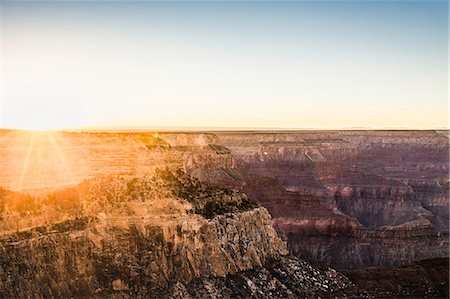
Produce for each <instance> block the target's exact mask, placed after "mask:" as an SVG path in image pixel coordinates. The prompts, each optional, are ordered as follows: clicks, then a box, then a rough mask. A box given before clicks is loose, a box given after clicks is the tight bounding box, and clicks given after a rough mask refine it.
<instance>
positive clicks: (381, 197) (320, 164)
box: [0, 130, 449, 298]
mask: <svg viewBox="0 0 450 299" xmlns="http://www.w3.org/2000/svg"><path fill="white" fill-rule="evenodd" d="M0 156H1V157H2V158H1V160H0V171H1V173H2V175H1V176H0V186H1V187H3V188H6V189H8V190H11V191H12V192H20V193H27V194H30V196H34V197H36V198H46V197H47V196H49V194H56V193H55V192H58V190H66V189H67V188H73V186H79V184H81V185H82V184H83V182H86V181H89V180H95V179H96V178H99V177H108V176H120V177H122V178H125V179H126V180H132V179H133V178H143V177H147V176H153V175H154V174H155V172H157V171H158V169H162V168H165V167H169V168H173V169H181V170H182V171H183V172H185V173H186V175H188V176H190V177H192V178H194V179H196V180H198V182H199V183H201V184H205V185H207V186H211V188H219V189H220V190H233V191H226V192H225V191H224V192H223V193H220V196H219V197H220V200H219V201H213V202H210V203H209V204H207V205H206V203H205V205H203V206H201V208H198V209H197V210H195V211H196V212H195V213H194V214H192V213H190V212H189V213H188V212H186V211H188V210H189V208H186V206H185V205H184V204H183V205H182V206H180V205H179V204H174V202H173V201H169V202H171V204H170V205H169V206H170V209H169V208H168V207H167V206H164V207H159V206H158V207H156V206H155V205H154V204H153V205H150V206H145V205H144V206H142V204H137V203H136V202H134V201H130V203H127V208H126V209H127V211H128V212H126V213H125V212H123V211H121V212H117V213H118V215H115V214H117V213H108V212H106V213H105V214H106V216H102V215H103V214H102V211H101V210H95V211H96V212H95V213H90V214H89V217H88V218H83V217H85V216H86V215H81V214H82V213H81V214H80V218H77V219H78V220H77V219H72V218H73V217H72V218H71V215H70V213H66V214H64V213H62V212H58V213H59V214H57V215H58V216H57V217H56V216H55V217H56V218H57V219H58V221H56V220H51V221H49V220H48V219H47V220H43V219H44V217H43V216H42V215H44V214H45V213H41V212H40V213H41V214H39V213H37V212H36V213H35V212H33V211H26V212H25V214H26V213H35V214H33V215H34V216H33V217H34V218H33V217H31V218H33V219H34V222H32V220H30V219H27V217H26V215H25V214H24V215H25V216H23V217H22V218H20V217H19V218H17V217H16V218H17V219H18V220H15V222H14V221H11V223H10V224H8V225H9V226H7V221H6V220H7V219H9V218H7V217H6V216H5V219H6V220H5V224H4V229H3V230H4V233H3V237H2V238H3V239H2V240H1V243H2V245H1V246H2V251H3V255H2V256H3V257H4V258H3V260H2V266H3V269H14V271H13V273H15V274H14V275H15V276H14V275H13V274H11V273H6V272H3V273H0V277H1V281H2V287H0V288H1V289H2V290H7V292H6V293H5V292H4V293H2V294H3V295H4V296H6V297H9V296H13V297H14V296H16V297H17V296H19V297H30V296H31V295H30V294H29V293H14V292H16V291H17V288H13V287H11V286H13V285H20V284H22V283H24V281H22V280H21V279H20V277H21V275H22V276H23V275H25V273H28V274H30V275H31V274H32V273H34V272H33V267H37V268H39V267H42V265H45V259H48V258H49V256H51V258H53V259H55V260H56V261H57V263H56V264H52V265H51V267H53V268H51V269H46V270H45V271H44V272H46V273H47V272H48V273H51V274H49V275H52V276H54V277H58V278H60V280H58V281H56V282H54V283H56V284H57V286H54V287H53V288H47V289H46V288H45V287H44V286H45V285H46V284H45V283H44V282H48V281H49V279H50V278H49V276H43V277H41V278H40V279H41V280H38V281H36V285H25V286H24V287H23V288H19V289H23V290H34V289H38V290H40V291H39V292H40V294H41V295H42V297H47V296H58V295H59V296H65V295H68V294H74V292H75V293H76V294H94V293H95V294H97V295H98V296H99V297H101V296H103V295H105V296H107V295H111V294H112V293H114V292H115V291H117V292H119V293H121V294H122V293H124V294H125V293H126V294H130V292H131V294H134V295H136V294H141V295H142V294H144V293H145V292H148V290H149V289H152V290H157V289H158V290H159V291H158V292H162V293H161V294H163V293H164V294H165V295H164V296H166V295H167V296H172V295H173V296H175V295H176V294H178V296H181V297H188V296H192V297H200V295H199V294H203V293H204V292H206V291H205V288H206V289H207V290H209V291H210V292H213V291H211V290H214V289H215V290H216V291H217V292H219V291H221V292H228V294H229V295H230V296H232V297H233V296H234V297H239V296H241V297H244V298H245V297H248V296H256V297H264V296H262V295H261V294H262V293H261V294H260V295H259V296H258V295H257V294H258V292H260V291H261V290H262V289H261V287H258V286H257V285H256V284H255V283H256V282H257V280H258V279H256V277H260V279H262V280H263V281H267V282H270V281H272V283H273V284H275V285H277V287H274V288H273V291H274V292H275V289H276V290H277V292H280V293H276V292H275V293H273V296H272V297H277V296H278V297H289V296H293V297H299V296H300V297H302V296H303V297H304V296H306V297H307V296H308V294H309V296H324V295H325V296H332V294H335V295H337V296H342V295H344V291H343V289H348V290H349V291H348V293H347V295H350V296H351V294H359V295H358V296H365V295H367V294H369V293H364V292H366V291H362V289H366V290H370V289H371V285H370V284H369V283H368V281H369V280H370V279H369V278H367V277H373V276H374V275H375V274H374V273H378V272H376V271H375V270H373V271H372V272H370V271H369V270H367V269H371V268H373V267H380V268H379V269H408V268H401V267H408V265H414V263H421V264H419V265H420V267H422V268H424V269H425V268H426V267H431V266H430V265H433V267H434V266H435V263H436V261H439V263H444V264H445V267H444V270H442V271H441V272H440V277H441V278H442V276H443V275H444V276H446V277H447V279H446V281H447V288H448V259H446V258H448V255H449V253H448V234H449V132H448V131H389V130H385V131H367V130H364V131H357V130H348V131H230V132H227V131H217V132H158V133H155V132H103V133H100V132H47V133H45V132H27V131H8V130H2V131H0ZM116 185H117V184H116ZM116 185H114V186H116ZM194 185H195V184H194ZM195 186H197V185H195ZM77 188H78V187H77ZM208 188H209V187H208ZM90 190H91V189H90ZM208 190H209V189H208ZM214 190H215V189H214ZM91 191H92V190H91ZM189 192H190V191H189ZM214 192H216V191H214ZM214 192H213V194H216V193H214ZM230 192H231V193H230ZM237 194H239V195H237ZM182 195H183V194H182ZM135 196H137V195H135ZM139 196H141V197H145V196H146V195H145V196H144V195H139ZM139 196H138V197H139ZM183 196H184V195H183ZM242 196H243V197H242ZM169 197H171V196H169ZM56 198H58V197H56ZM202 198H203V197H202ZM205 198H207V197H205ZM188 199H189V200H191V199H190V198H188ZM205 200H206V199H205ZM223 202H225V204H224V203H223ZM228 202H231V203H232V204H228ZM247 202H248V203H249V204H247ZM237 203H239V204H237ZM80 205H81V204H80ZM236 206H237V207H238V208H235V207H236ZM168 209H169V210H171V209H172V210H173V209H175V210H176V211H177V212H176V213H175V214H173V213H172V212H170V213H168V212H167V211H168ZM190 209H192V207H191V208H190ZM54 210H55V211H59V210H58V208H54ZM130 210H131V211H132V212H130ZM172 210H171V211H172ZM52 211H53V210H52ZM106 211H109V208H108V209H107V210H106ZM139 211H141V212H139ZM142 211H145V212H142ZM217 211H221V212H220V213H217ZM55 213H56V212H55ZM124 213H125V214H124ZM38 214H39V215H41V216H39V215H38ZM10 215H13V214H10ZM92 215H94V216H92ZM227 215H228V216H227ZM72 216H73V215H72ZM91 216H92V217H91ZM150 216H151V217H150ZM11 217H12V216H11ZM40 217H41V218H42V219H41V218H40ZM149 217H150V218H149ZM16 218H14V219H16ZM28 218H30V217H28ZM47 218H48V217H47ZM56 218H55V219H56ZM11 219H13V218H11ZM82 219H84V220H82ZM155 219H157V221H156V220H155ZM71 221H75V223H81V224H78V226H77V225H75V228H74V227H72V226H70V225H69V226H70V227H71V228H70V229H68V230H66V231H59V230H58V229H56V230H55V229H52V228H51V226H52V225H55V223H56V222H58V223H69V224H70V223H72V222H71ZM77 221H78V222H77ZM37 228H39V229H37ZM17 231H19V232H17ZM120 240H123V242H122V241H120ZM243 240H246V241H245V242H244V241H243ZM55 244H56V245H55ZM58 244H59V245H58ZM99 244H100V245H99ZM133 244H134V245H133ZM174 244H176V245H174ZM193 244H195V246H194V245H193ZM205 244H207V245H205ZM233 244H234V245H233ZM249 244H250V245H249ZM230 246H231V247H230ZM99 248H102V249H101V250H100V249H99ZM113 248H115V249H114V250H113ZM144 248H145V250H147V253H144V251H145V250H144ZM35 250H38V252H47V253H48V254H42V255H38V256H35V255H34V254H31V253H30V252H33V251H35ZM113 251H114V252H113ZM64 252H72V253H73V254H69V255H70V256H71V257H64ZM125 252H127V254H125ZM213 252H214V254H212V253H213ZM288 252H289V254H290V256H291V257H287V256H286V254H288ZM111 256H114V258H111ZM8 257H9V258H8ZM11 257H13V258H11ZM74 257H77V258H79V260H77V258H75V260H73V259H74ZM299 259H300V260H299ZM430 259H434V260H433V261H435V262H434V264H433V263H427V262H420V261H423V260H430ZM98 260H101V261H102V264H101V265H98V264H95V263H94V261H98ZM303 260H304V261H306V262H303ZM136 261H144V262H139V263H137V262H136ZM152 261H153V262H154V261H158V262H157V266H155V265H153V264H152ZM103 262H104V263H103ZM114 263H116V264H114ZM142 263H143V264H142ZM302 263H309V264H311V265H312V266H310V265H309V264H302ZM66 264H67V265H66ZM27 265H28V266H27ZM29 265H34V266H31V268H32V269H30V266H29ZM37 265H39V266H37ZM80 265H88V266H86V267H81V266H80ZM126 265H127V266H126ZM133 265H134V266H133ZM161 265H164V267H163V269H161V268H158V267H160V266H161ZM121 267H125V268H121ZM133 267H135V268H133ZM175 267H176V268H180V270H179V271H175V270H174V269H175ZM308 267H309V268H308ZM328 267H332V268H335V269H337V270H338V271H340V272H342V273H344V274H345V275H348V277H349V278H351V279H352V281H353V282H354V283H357V284H358V283H360V284H361V285H364V287H361V288H360V290H359V291H356V290H354V289H351V287H350V285H351V282H350V281H348V280H346V279H347V278H346V277H345V276H344V275H342V276H339V275H341V274H339V273H337V272H336V273H337V274H336V275H337V276H336V275H334V274H333V275H334V276H333V277H335V278H336V279H335V280H332V279H331V280H330V278H328V279H327V278H326V277H328V276H327V275H330V273H331V272H330V271H331V270H323V269H329V268H328ZM399 267H400V268H399ZM410 267H413V266H410ZM99 268H100V269H109V270H108V271H115V272H114V273H113V274H104V273H103V274H101V275H100V274H99V273H97V272H96V271H97V270H98V269H99ZM141 268H142V269H143V270H142V271H144V272H142V273H141V272H139V271H141V270H139V271H138V270H136V269H141ZM157 268H158V269H157ZM133 269H135V270H133ZM149 269H150V270H149ZM258 269H259V270H258ZM280 269H281V270H280ZM283 269H284V270H283ZM293 269H297V270H293ZM305 269H309V270H308V271H306V270H305ZM321 269H322V270H321ZM445 269H447V270H445ZM41 270H42V269H41ZM300 270H301V271H306V272H305V273H306V274H305V273H304V274H302V277H303V278H301V279H300V278H299V279H300V280H304V281H311V282H312V284H311V287H310V289H311V290H312V289H314V290H316V291H314V292H313V293H308V292H307V289H300V288H299V287H298V286H297V287H293V286H292V285H291V286H289V283H288V280H286V279H284V280H283V278H282V276H280V275H279V273H280V271H281V272H283V271H284V272H286V273H291V272H292V276H293V277H297V276H298V275H299V274H298V273H299V271H300ZM133 271H134V272H133ZM145 271H149V272H148V273H147V272H145ZM252 271H256V272H252ZM327 271H328V272H327ZM333 271H334V270H333ZM380 271H381V270H380ZM399 271H400V272H398V271H397V270H383V272H385V273H409V272H408V271H406V270H399ZM402 271H403V272H402ZM424 271H425V270H424ZM120 273H128V274H129V275H128V274H127V275H128V276H125V277H122V276H120V275H119V274H120ZM277 273H278V274H277ZM296 273H297V274H296ZM308 273H309V274H308ZM311 273H316V274H311ZM71 275H74V276H77V277H78V276H82V277H83V279H82V281H80V282H79V284H78V283H77V284H75V286H76V288H77V289H76V290H74V289H71V288H73V287H74V285H71V286H69V285H67V284H65V283H66V282H67V279H68V277H70V276H71ZM296 275H297V276H296ZM314 275H316V276H317V277H316V276H314ZM371 275H372V276H371ZM392 275H393V274H392ZM392 275H391V276H390V277H394V276H392ZM405 275H406V274H405ZM205 277H206V278H205ZM207 277H209V278H207ZM261 277H264V279H263V278H261ZM314 277H316V278H315V279H316V280H317V281H319V280H320V281H321V284H320V285H323V284H325V285H326V286H327V288H328V291H326V289H327V288H325V287H321V286H318V285H316V286H315V284H314V280H312V278H314ZM358 277H359V278H361V279H358ZM364 277H366V278H365V279H366V280H364V279H362V278H364ZM144 278H145V279H146V282H144V281H139V279H144ZM319 278H320V279H319ZM326 280H328V281H329V282H330V283H331V281H332V282H333V283H334V287H330V285H329V284H327V283H325V281H326ZM386 280H389V278H386ZM419 280H420V279H419V278H417V281H419ZM431 280H432V279H431ZM441 280H442V279H441ZM65 281H66V282H65ZM174 281H176V282H174ZM238 281H240V282H241V283H242V281H245V282H246V284H248V285H249V287H248V289H247V290H246V291H243V290H242V288H237V287H236V283H238ZM443 281H445V279H443ZM430 283H432V281H431V282H430ZM411 284H412V283H411V281H408V288H409V289H411ZM385 285H387V284H385ZM431 285H433V284H431ZM130 286H134V289H133V288H132V287H130ZM190 286H195V287H190ZM396 287H397V286H395V287H392V286H389V288H390V289H389V292H391V293H389V294H391V296H399V295H402V294H403V295H402V296H407V295H408V294H415V296H418V294H419V296H424V295H426V294H435V296H437V295H436V294H442V292H441V291H439V292H441V293H439V292H437V293H436V292H434V291H433V287H431V290H429V289H426V290H425V289H424V290H423V292H422V293H417V292H416V293H414V290H412V291H408V292H410V293H408V292H407V293H401V292H400V290H401V291H405V290H406V287H405V288H404V289H402V287H401V286H399V288H398V290H397V291H398V292H400V293H395V292H397V291H395V290H394V289H395V288H396ZM439 288H441V289H445V285H444V286H442V285H440V286H439ZM163 289H164V291H162V290H163ZM331 289H333V290H332V291H331ZM372 289H373V288H372ZM52 290H53V291H54V290H60V291H61V292H62V293H58V294H54V293H51V294H50V293H48V292H50V291H52ZM96 290H97V293H96ZM266 291H267V290H266ZM378 291H379V290H378ZM378 291H377V292H378ZM8 292H9V293H8ZM77 292H78V293H77ZM83 292H85V293H83ZM133 292H134V293H133ZM155 292H156V291H155ZM196 292H197V293H196ZM202 292H203V293H202ZM239 292H243V293H239ZM252 292H253V293H252ZM352 292H353V293H352ZM358 292H359V293H358ZM367 292H370V291H367ZM426 292H428V293H426ZM433 292H434V293H433ZM263 293H264V291H263ZM49 294H50V295H49ZM155 294H156V293H155ZM239 294H240V295H239ZM276 294H278V295H276ZM381 294H385V295H384V296H386V294H388V293H381ZM355 296H356V295H355ZM31 297H32V296H31ZM175 297H176V296H175ZM269 297H270V296H269Z"/></svg>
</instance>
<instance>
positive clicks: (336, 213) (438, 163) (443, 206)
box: [191, 131, 449, 269]
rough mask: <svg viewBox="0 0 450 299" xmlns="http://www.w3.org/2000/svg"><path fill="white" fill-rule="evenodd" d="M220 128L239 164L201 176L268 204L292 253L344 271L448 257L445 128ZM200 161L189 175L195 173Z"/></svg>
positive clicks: (224, 166) (219, 134)
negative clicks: (238, 130) (255, 130)
mask: <svg viewBox="0 0 450 299" xmlns="http://www.w3.org/2000/svg"><path fill="white" fill-rule="evenodd" d="M218 136H219V137H220V142H221V144H222V145H224V146H226V147H227V148H228V149H230V151H231V152H232V154H233V157H234V164H233V165H232V166H227V165H223V166H221V167H220V168H216V173H214V172H212V171H211V170H208V173H209V174H210V175H208V176H201V175H200V176H199V177H200V178H201V179H202V180H205V181H208V182H209V183H211V184H219V185H220V184H221V185H223V186H233V187H235V188H240V189H242V190H243V191H244V192H245V193H246V194H247V195H248V196H249V197H250V198H252V199H255V200H257V201H258V202H259V203H261V204H262V205H263V206H266V207H267V208H268V209H269V211H270V213H271V214H272V216H273V217H274V224H275V225H276V227H277V228H278V229H279V231H280V232H281V234H282V235H284V237H285V238H286V239H287V240H288V244H289V248H290V251H291V252H292V253H293V254H295V255H297V256H299V257H301V258H305V259H307V260H309V261H311V262H314V263H317V264H321V265H332V266H334V267H337V268H344V269H348V268H364V267H367V266H374V265H385V266H394V265H401V264H405V263H407V262H409V261H413V260H418V259H424V258H432V257H447V256H448V229H449V226H448V223H449V220H448V208H449V185H448V163H449V160H448V159H449V143H448V136H446V135H443V134H440V133H439V132H434V131H420V132H419V131H404V132H402V131H360V132H358V131H341V132H332V131H331V132H326V131H319V132H307V131H306V132H260V133H252V132H249V133H218ZM203 168H205V166H203ZM201 169H202V167H198V168H197V169H193V170H191V173H192V174H194V175H195V176H198V173H201V172H202V170H201ZM217 178H220V179H217ZM225 178H227V179H225Z"/></svg>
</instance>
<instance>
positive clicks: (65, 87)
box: [1, 1, 448, 129]
mask: <svg viewBox="0 0 450 299" xmlns="http://www.w3.org/2000/svg"><path fill="white" fill-rule="evenodd" d="M1 8H2V12H1V25H2V46H1V48H2V87H3V88H2V100H3V105H2V106H3V126H4V127H12V128H28V129H33V128H35V129H37V128H64V127H80V126H127V127H129V126H159V127H160V126H176V127H181V126H186V127H197V126H198V127H280V128H331V129H335V128H349V127H371V128H386V127H394V128H419V129H423V128H437V127H448V106H447V105H448V103H447V94H448V61H447V60H448V3H447V1H398V2H397V1H321V2H311V1H302V2H257V1H249V2H133V3H125V2H120V1H119V2H65V3H57V2H3V3H1Z"/></svg>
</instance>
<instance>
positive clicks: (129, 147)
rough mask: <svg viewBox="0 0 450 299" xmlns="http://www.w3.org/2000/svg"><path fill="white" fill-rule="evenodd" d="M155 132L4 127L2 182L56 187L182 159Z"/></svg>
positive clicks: (0, 162)
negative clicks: (90, 131) (62, 130)
mask: <svg viewBox="0 0 450 299" xmlns="http://www.w3.org/2000/svg"><path fill="white" fill-rule="evenodd" d="M178 153H180V152H175V151H170V146H169V145H168V144H167V143H166V142H165V141H164V140H162V139H161V138H160V137H159V136H158V135H156V134H153V133H69V132H28V131H7V130H0V157H1V159H0V172H1V173H2V175H1V176H0V186H3V187H7V188H10V189H12V190H18V191H20V190H26V191H28V192H32V193H34V192H35V191H38V192H42V191H46V190H47V191H51V190H56V189H59V188H62V187H66V186H70V185H75V184H78V183H80V182H82V181H83V180H85V179H88V178H93V177H97V176H104V175H129V176H142V175H144V174H145V173H149V172H152V171H153V170H154V169H155V168H156V167H162V166H166V165H169V166H170V165H174V164H177V163H179V164H180V165H179V166H182V161H183V158H179V157H178V156H177V154H178Z"/></svg>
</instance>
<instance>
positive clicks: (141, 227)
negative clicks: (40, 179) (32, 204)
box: [0, 208, 287, 298]
mask: <svg viewBox="0 0 450 299" xmlns="http://www.w3.org/2000/svg"><path fill="white" fill-rule="evenodd" d="M0 252H1V258H0V265H1V270H0V282H1V285H0V294H1V296H2V297H5V298H38V297H58V298H63V297H64V298H66V297H70V296H81V295H85V296H89V295H91V296H92V295H93V294H98V295H101V294H102V293H105V294H107V293H111V292H113V291H126V293H127V294H129V295H134V296H151V294H152V292H156V290H158V289H165V288H168V287H169V286H170V285H171V284H172V283H173V282H174V281H177V282H180V283H189V282H190V281H191V280H192V279H194V278H197V277H200V276H213V277H224V276H226V275H227V274H233V273H236V272H239V271H244V270H249V269H253V268H254V267H261V266H262V265H263V264H264V263H266V262H267V261H268V260H269V259H276V258H278V257H280V256H282V255H285V254H287V249H286V244H285V243H284V242H283V241H281V239H280V238H279V237H278V236H277V234H276V232H275V230H274V229H273V227H272V225H271V218H270V215H269V213H268V212H267V210H266V209H265V208H256V209H253V210H250V211H246V212H242V213H235V214H228V215H222V216H217V217H214V218H213V219H211V220H206V219H205V218H203V217H200V216H197V215H190V216H189V215H184V216H180V215H179V216H178V217H175V216H172V217H170V216H167V215H166V216H164V215H160V217H159V218H158V217H152V218H148V217H137V216H101V215H100V216H99V217H98V218H94V219H89V218H82V219H78V220H73V221H66V222H63V223H60V224H57V225H53V226H51V227H40V228H39V227H38V228H35V229H32V230H30V231H25V232H23V233H19V234H13V235H8V236H6V237H3V238H2V239H1V240H0ZM154 297H155V298H156V297H157V296H154Z"/></svg>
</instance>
